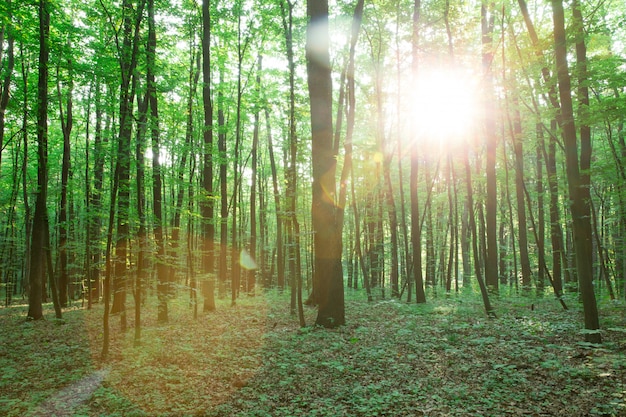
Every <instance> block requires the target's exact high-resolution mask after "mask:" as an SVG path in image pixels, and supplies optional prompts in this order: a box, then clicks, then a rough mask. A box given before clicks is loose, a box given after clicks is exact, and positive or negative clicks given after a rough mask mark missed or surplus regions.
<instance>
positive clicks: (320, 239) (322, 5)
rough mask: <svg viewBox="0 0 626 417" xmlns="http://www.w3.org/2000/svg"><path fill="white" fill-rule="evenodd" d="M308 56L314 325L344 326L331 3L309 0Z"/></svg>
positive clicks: (323, 0) (324, 0) (322, 0)
mask: <svg viewBox="0 0 626 417" xmlns="http://www.w3.org/2000/svg"><path fill="white" fill-rule="evenodd" d="M307 16H308V18H309V24H308V27H307V43H306V60H307V84H308V90H309V99H310V105H311V135H312V143H311V145H312V165H313V197H312V206H311V214H312V220H313V232H314V249H315V260H314V276H313V279H314V281H315V282H316V283H317V287H316V291H317V297H316V301H317V302H318V304H319V309H318V314H317V319H316V324H317V325H321V326H324V327H337V326H341V325H344V324H345V306H344V292H343V271H342V265H341V252H342V241H341V232H342V226H343V225H342V223H341V222H340V220H341V218H342V216H341V210H340V209H339V208H338V207H337V206H336V204H335V202H336V201H335V200H336V196H335V192H336V191H335V190H336V187H335V185H336V184H335V171H336V159H335V156H334V152H333V140H332V139H333V138H332V131H333V129H332V126H333V121H332V80H331V74H330V57H329V42H330V39H329V33H328V1H327V0H308V1H307Z"/></svg>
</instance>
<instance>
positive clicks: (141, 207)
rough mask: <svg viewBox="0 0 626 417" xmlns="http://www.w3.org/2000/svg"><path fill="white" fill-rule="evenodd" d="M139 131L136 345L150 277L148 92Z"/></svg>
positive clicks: (142, 104) (141, 104) (140, 110)
mask: <svg viewBox="0 0 626 417" xmlns="http://www.w3.org/2000/svg"><path fill="white" fill-rule="evenodd" d="M137 102H138V103H137V111H138V113H139V115H138V116H139V117H138V120H137V133H136V139H135V160H136V162H135V164H136V171H137V174H136V175H137V177H136V179H135V183H136V187H137V189H136V192H137V197H136V199H137V217H138V219H139V230H138V231H137V243H138V246H139V248H138V250H137V266H136V269H137V270H136V272H135V289H134V295H135V326H134V327H135V335H134V337H135V340H134V344H135V346H139V344H140V342H141V304H142V297H143V294H144V292H145V289H144V284H145V283H146V279H147V277H148V250H149V249H148V230H147V229H148V227H147V223H148V222H147V219H146V185H145V182H146V163H145V152H146V129H147V121H148V94H147V93H146V95H145V96H144V98H143V99H141V98H140V97H138V98H137Z"/></svg>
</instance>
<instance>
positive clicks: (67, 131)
mask: <svg viewBox="0 0 626 417" xmlns="http://www.w3.org/2000/svg"><path fill="white" fill-rule="evenodd" d="M68 47H70V45H68ZM67 63H68V71H69V73H68V79H69V84H68V90H67V99H66V100H67V102H66V106H67V107H66V109H67V112H64V111H63V93H62V91H61V81H60V71H59V66H58V65H57V95H58V99H59V118H60V119H61V131H62V132H63V158H62V163H61V202H60V206H59V242H58V247H59V250H58V257H59V264H58V271H59V273H58V281H57V282H58V289H59V302H60V303H61V306H62V307H67V288H68V284H69V276H68V271H67V235H68V220H69V219H68V215H67V214H68V213H67V212H68V203H67V187H68V182H69V177H70V169H71V168H70V136H71V133H72V127H73V124H74V119H73V113H72V111H73V108H72V90H73V80H72V77H73V74H72V71H71V68H72V60H71V58H69V59H68V60H67Z"/></svg>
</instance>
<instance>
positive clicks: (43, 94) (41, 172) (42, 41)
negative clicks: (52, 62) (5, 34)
mask: <svg viewBox="0 0 626 417" xmlns="http://www.w3.org/2000/svg"><path fill="white" fill-rule="evenodd" d="M48 7H49V4H48V1H47V0H39V9H38V10H39V81H38V84H37V97H38V105H37V164H38V165H37V197H36V201H35V213H34V215H33V231H32V237H31V239H32V240H31V242H32V243H31V257H30V268H29V271H30V273H29V278H28V280H29V287H30V291H29V293H28V316H27V317H28V318H29V319H32V320H40V319H42V318H43V305H42V299H43V288H44V282H45V277H46V252H45V244H46V235H47V234H46V231H45V228H46V227H47V226H48V223H47V221H46V217H47V207H46V200H47V196H48V59H49V56H50V46H49V39H50V11H49V10H48Z"/></svg>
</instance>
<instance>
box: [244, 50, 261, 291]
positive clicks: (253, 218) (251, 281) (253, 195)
mask: <svg viewBox="0 0 626 417" xmlns="http://www.w3.org/2000/svg"><path fill="white" fill-rule="evenodd" d="M262 62H263V61H262V57H261V55H259V57H258V63H257V76H256V89H257V91H256V93H257V97H260V95H261V70H262V68H263V67H262V65H263V64H262ZM260 112H261V109H260V106H259V107H257V109H256V111H255V113H254V131H253V133H252V151H251V153H252V155H251V157H252V166H251V170H252V178H251V184H250V242H249V249H248V252H249V255H250V258H251V260H252V262H249V264H248V265H244V267H245V269H246V273H247V274H248V294H251V295H254V287H255V286H256V270H257V267H258V265H257V211H256V209H257V208H256V204H257V202H256V201H257V168H258V148H259V124H260V120H259V119H260V117H259V115H260Z"/></svg>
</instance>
